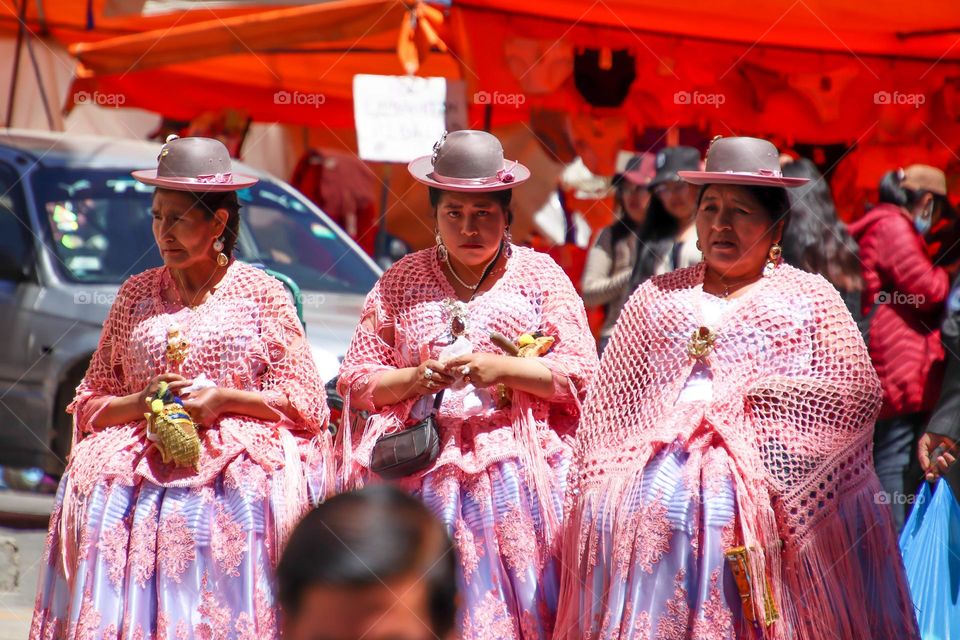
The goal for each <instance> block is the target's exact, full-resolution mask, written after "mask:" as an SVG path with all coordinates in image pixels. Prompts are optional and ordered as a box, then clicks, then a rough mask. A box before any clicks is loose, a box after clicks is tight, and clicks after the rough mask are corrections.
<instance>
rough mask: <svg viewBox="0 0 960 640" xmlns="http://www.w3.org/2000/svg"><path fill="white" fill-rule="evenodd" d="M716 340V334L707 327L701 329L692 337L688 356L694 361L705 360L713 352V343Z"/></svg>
mask: <svg viewBox="0 0 960 640" xmlns="http://www.w3.org/2000/svg"><path fill="white" fill-rule="evenodd" d="M716 339H717V334H716V332H714V331H711V330H710V329H709V328H707V327H700V328H699V329H697V330H695V331H694V332H693V335H692V336H690V342H689V343H688V344H687V354H688V355H689V356H690V357H691V358H693V359H694V360H700V361H703V360H705V359H706V357H707V356H708V355H710V352H711V351H713V343H714V342H715V341H716Z"/></svg>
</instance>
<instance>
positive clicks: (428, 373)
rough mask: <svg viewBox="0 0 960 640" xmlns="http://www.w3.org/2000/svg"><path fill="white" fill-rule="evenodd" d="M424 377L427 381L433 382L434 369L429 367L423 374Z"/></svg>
mask: <svg viewBox="0 0 960 640" xmlns="http://www.w3.org/2000/svg"><path fill="white" fill-rule="evenodd" d="M423 377H424V378H426V379H427V380H432V379H433V369H431V368H430V367H427V370H426V371H424V372H423Z"/></svg>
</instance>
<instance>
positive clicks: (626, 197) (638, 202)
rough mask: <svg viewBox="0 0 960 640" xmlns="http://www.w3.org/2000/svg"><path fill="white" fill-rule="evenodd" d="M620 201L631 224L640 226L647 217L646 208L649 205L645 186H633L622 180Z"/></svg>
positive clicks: (648, 191)
mask: <svg viewBox="0 0 960 640" xmlns="http://www.w3.org/2000/svg"><path fill="white" fill-rule="evenodd" d="M620 201H621V202H622V203H623V211H624V213H626V215H627V217H629V218H630V219H631V220H632V221H633V222H635V223H637V224H641V223H642V222H643V221H644V220H645V219H646V217H647V206H648V205H649V204H650V190H649V189H647V188H646V187H645V186H642V185H639V184H634V183H632V182H630V181H629V180H626V179H624V181H623V186H622V187H620Z"/></svg>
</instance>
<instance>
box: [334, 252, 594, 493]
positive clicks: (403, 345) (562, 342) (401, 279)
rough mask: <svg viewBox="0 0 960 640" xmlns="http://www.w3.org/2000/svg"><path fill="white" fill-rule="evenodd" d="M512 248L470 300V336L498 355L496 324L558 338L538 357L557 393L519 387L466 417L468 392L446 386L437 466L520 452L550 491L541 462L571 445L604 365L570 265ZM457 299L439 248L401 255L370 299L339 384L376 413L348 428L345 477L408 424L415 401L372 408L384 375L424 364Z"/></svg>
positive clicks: (466, 466)
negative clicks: (589, 389)
mask: <svg viewBox="0 0 960 640" xmlns="http://www.w3.org/2000/svg"><path fill="white" fill-rule="evenodd" d="M512 250H513V253H512V255H511V257H510V258H509V260H508V261H507V267H506V271H505V272H504V273H503V274H502V275H501V276H500V277H499V279H498V280H497V281H496V282H495V283H494V285H493V287H492V288H491V289H490V290H489V291H486V292H484V293H481V294H480V295H478V296H476V297H475V298H474V299H473V300H472V301H470V302H469V303H467V304H466V308H467V322H466V324H467V331H466V336H467V338H468V339H469V340H470V341H471V342H472V343H473V345H474V351H477V352H487V353H498V354H502V353H503V352H502V351H501V350H500V349H499V348H498V347H496V346H495V345H494V344H493V343H492V342H491V341H490V333H491V332H492V331H496V332H499V333H501V334H502V335H504V336H507V337H509V338H510V339H515V338H517V337H518V336H519V335H521V334H523V333H527V332H533V331H542V332H543V333H544V334H547V335H551V336H554V337H555V338H556V343H555V344H554V347H553V350H552V351H551V352H550V353H549V354H547V355H546V356H544V357H542V358H541V359H540V361H541V362H542V363H543V364H544V365H546V366H547V367H548V368H549V369H550V370H551V371H552V372H553V374H554V387H555V390H554V395H553V396H552V397H551V398H549V399H540V398H536V397H533V396H531V395H529V394H524V393H516V394H515V396H514V397H515V402H514V403H513V406H512V408H510V409H506V410H484V411H481V412H479V413H477V414H476V415H471V416H467V415H464V412H463V411H462V406H463V405H462V402H461V401H462V400H463V392H462V391H458V390H455V389H452V390H448V392H447V393H446V395H445V396H444V402H443V406H442V407H441V411H440V419H439V422H440V426H441V431H442V437H443V445H442V450H441V454H440V457H439V459H438V460H437V463H436V465H435V466H434V468H439V467H441V466H444V465H452V466H454V467H457V468H459V469H460V470H462V471H463V472H466V473H476V472H479V471H482V470H483V469H485V468H486V467H487V466H489V465H490V464H493V463H495V462H497V461H500V460H504V459H508V458H519V459H521V460H523V461H524V462H525V463H526V465H528V468H532V470H533V472H534V473H533V474H532V475H534V476H535V478H534V481H535V482H536V483H537V484H538V485H539V488H541V489H545V488H546V485H547V484H548V481H547V480H546V470H545V464H544V460H545V459H548V458H549V457H550V456H552V455H553V454H555V453H557V452H561V451H566V452H567V453H568V454H569V453H572V452H571V447H572V436H573V432H574V430H575V428H576V425H577V421H578V419H579V415H580V402H581V400H582V398H583V397H584V395H585V388H586V387H585V385H586V382H587V381H589V379H590V378H591V377H592V375H593V373H594V371H595V370H596V367H597V355H596V346H595V342H594V340H593V337H592V336H591V334H590V331H589V328H588V325H587V318H586V313H585V311H584V308H583V302H582V301H581V299H580V297H579V296H578V295H577V292H576V290H575V289H574V288H573V284H572V283H571V282H570V279H569V278H568V277H567V275H566V274H565V273H564V272H563V270H562V269H560V267H559V266H558V265H557V264H556V263H555V262H554V261H553V260H552V259H551V258H550V257H549V256H547V255H546V254H542V253H539V252H536V251H534V250H532V249H527V248H523V247H513V248H512ZM455 300H456V293H455V292H454V290H453V289H452V287H451V286H450V284H449V282H448V281H447V279H446V277H445V276H444V274H443V272H442V271H441V267H440V262H439V261H438V259H437V254H436V251H435V250H434V249H426V250H424V251H419V252H417V253H414V254H411V255H409V256H406V257H405V258H403V259H402V260H401V261H399V262H398V263H397V264H395V265H394V266H393V267H392V268H391V269H390V270H388V271H387V272H386V273H385V274H384V275H383V277H382V278H381V279H380V281H379V282H378V283H377V285H376V286H375V287H374V289H373V291H371V293H370V295H369V296H368V297H367V301H366V304H365V306H364V309H363V313H362V317H361V320H360V325H359V326H358V327H357V330H356V333H355V334H354V337H353V341H352V342H351V344H350V348H349V349H348V351H347V354H346V357H345V359H344V361H343V365H342V366H341V369H340V380H339V391H340V393H341V395H343V396H344V398H346V401H347V403H348V406H352V407H354V408H359V409H366V410H368V411H373V413H372V415H371V417H370V419H369V420H368V421H367V423H366V425H365V426H364V428H363V429H362V431H361V432H360V433H355V434H351V433H349V429H347V430H345V431H346V433H345V434H344V438H343V441H344V447H343V456H344V461H343V465H342V471H343V473H344V482H345V484H347V485H354V484H357V483H359V482H362V480H363V478H364V477H365V476H366V474H367V469H368V467H369V463H370V453H371V451H372V448H373V445H374V443H375V442H376V440H377V438H379V437H380V436H382V435H383V434H385V433H388V432H391V431H395V430H398V429H401V428H403V426H404V425H405V423H406V422H407V420H408V417H409V414H410V410H411V407H412V406H413V404H414V402H416V400H417V399H416V398H414V399H411V400H408V401H406V402H403V403H400V404H398V405H393V406H388V407H384V408H382V409H381V410H380V411H374V407H373V402H372V399H371V393H372V390H373V387H374V384H375V383H376V379H377V376H378V375H379V374H380V373H382V372H384V371H386V370H389V369H394V368H402V367H412V366H417V365H419V364H420V362H421V359H420V358H421V347H422V346H426V347H427V348H428V350H429V351H430V355H431V356H432V357H436V355H437V354H436V347H435V345H438V344H442V343H443V342H444V340H445V339H447V338H448V336H449V334H450V323H451V311H450V304H449V303H450V302H451V301H455ZM548 495H549V494H548ZM541 497H544V498H546V496H545V495H543V494H541ZM550 511H553V509H550Z"/></svg>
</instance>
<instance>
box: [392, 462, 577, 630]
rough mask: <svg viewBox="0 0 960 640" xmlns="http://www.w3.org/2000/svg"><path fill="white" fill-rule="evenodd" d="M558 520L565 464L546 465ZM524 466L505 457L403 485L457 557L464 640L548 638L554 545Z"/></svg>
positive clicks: (553, 604) (553, 602)
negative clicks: (436, 522)
mask: <svg viewBox="0 0 960 640" xmlns="http://www.w3.org/2000/svg"><path fill="white" fill-rule="evenodd" d="M549 463H550V469H551V470H552V471H553V473H554V478H555V480H556V482H555V489H556V494H555V495H554V496H553V504H554V508H555V509H556V514H557V517H558V518H559V517H560V515H561V513H562V496H563V492H564V490H565V488H566V481H567V472H568V470H569V466H570V461H569V457H568V455H567V454H566V453H561V454H556V455H554V456H553V457H552V458H551V459H550V461H549ZM524 476H525V474H524V471H523V468H522V466H521V463H520V462H519V461H517V460H516V459H509V460H505V461H503V462H499V463H495V464H492V465H490V466H489V467H487V468H486V469H485V470H484V471H482V472H480V473H473V474H467V473H465V472H464V471H462V470H460V469H458V468H456V467H453V466H450V465H447V466H444V467H441V468H439V469H437V470H435V471H433V472H431V473H429V474H427V475H426V476H424V477H423V478H422V480H421V481H416V480H413V479H411V480H410V481H408V483H409V486H408V488H409V489H410V490H412V492H413V493H415V494H416V495H418V496H420V498H421V499H422V500H423V501H424V502H425V504H426V505H427V506H428V507H429V508H430V509H431V511H433V513H434V514H436V515H437V517H439V518H440V519H441V521H442V522H443V523H444V524H445V525H446V526H447V529H448V531H449V532H450V534H451V536H453V539H454V542H455V543H456V546H457V551H458V555H459V560H460V568H461V571H460V572H459V582H460V590H461V594H462V603H463V605H462V607H461V614H460V615H461V620H460V625H461V633H460V635H459V636H458V637H460V638H462V640H546V639H548V638H550V637H551V636H552V632H553V625H554V618H555V614H556V609H557V598H558V593H559V587H560V584H559V581H560V578H559V571H558V558H557V556H556V554H555V549H556V546H557V545H556V544H555V543H556V540H553V539H550V540H548V539H547V538H546V535H545V533H544V526H543V522H542V519H541V514H540V508H539V500H537V497H536V496H535V495H534V494H533V491H532V489H531V487H530V484H529V483H528V482H527V481H526V479H525V477H524Z"/></svg>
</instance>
